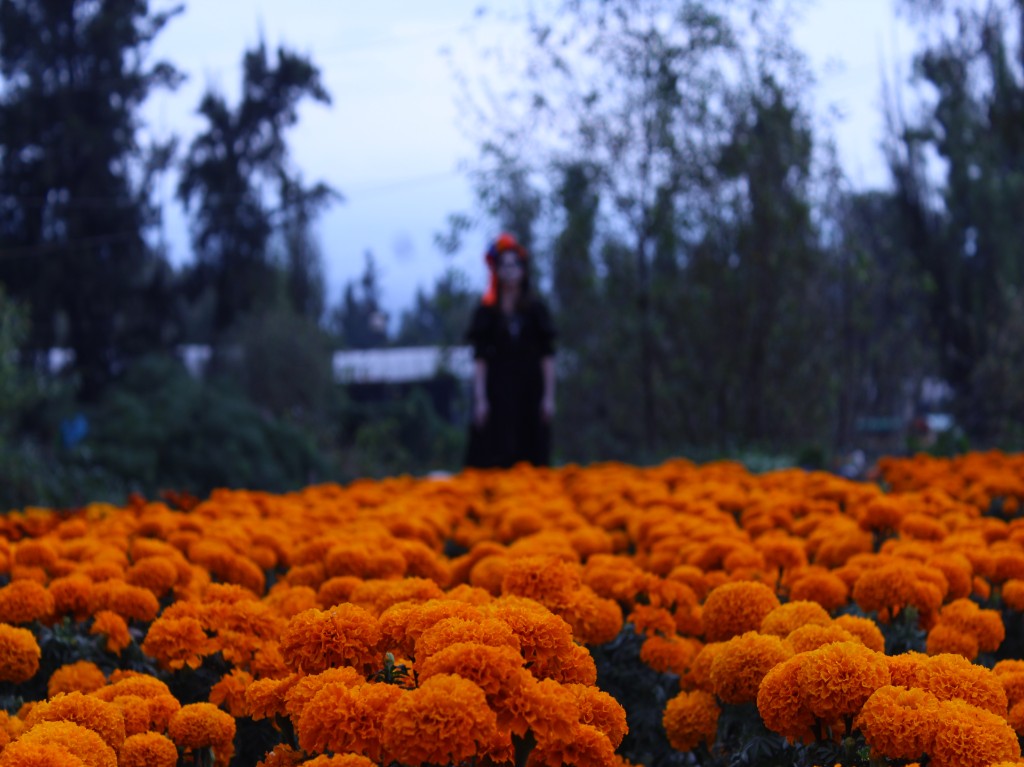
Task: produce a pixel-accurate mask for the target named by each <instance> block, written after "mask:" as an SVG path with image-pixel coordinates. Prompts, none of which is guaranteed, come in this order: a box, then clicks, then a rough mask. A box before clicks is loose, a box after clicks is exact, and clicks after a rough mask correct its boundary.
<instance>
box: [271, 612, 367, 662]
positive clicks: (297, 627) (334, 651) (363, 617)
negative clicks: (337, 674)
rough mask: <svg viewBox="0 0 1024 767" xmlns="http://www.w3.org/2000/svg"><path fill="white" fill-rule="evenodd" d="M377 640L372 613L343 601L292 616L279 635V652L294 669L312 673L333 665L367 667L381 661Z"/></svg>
mask: <svg viewBox="0 0 1024 767" xmlns="http://www.w3.org/2000/svg"><path fill="white" fill-rule="evenodd" d="M380 640H381V631H380V626H379V624H378V623H377V619H376V618H375V617H374V616H373V615H372V614H370V613H369V612H367V611H366V610H364V609H362V608H361V607H357V606H355V605H352V604H343V605H336V606H334V607H332V608H330V609H329V610H306V611H304V612H301V613H299V614H298V615H295V616H293V617H292V619H291V620H289V621H288V626H287V628H286V629H285V631H284V634H283V635H282V636H281V654H282V656H283V657H284V661H285V663H286V664H287V665H288V667H289V668H290V669H292V670H293V671H304V672H306V673H310V674H315V673H317V672H320V671H324V670H325V669H328V668H330V667H332V666H355V667H356V668H362V669H365V670H370V669H374V668H376V666H377V664H378V663H379V662H380V656H381V653H380V651H379V645H380Z"/></svg>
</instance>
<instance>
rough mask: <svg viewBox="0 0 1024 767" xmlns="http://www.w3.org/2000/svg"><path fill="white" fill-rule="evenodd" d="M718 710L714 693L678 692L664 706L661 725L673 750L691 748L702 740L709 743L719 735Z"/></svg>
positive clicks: (689, 749) (719, 711) (706, 743)
mask: <svg viewBox="0 0 1024 767" xmlns="http://www.w3.org/2000/svg"><path fill="white" fill-rule="evenodd" d="M720 713H721V709H720V708H719V707H718V702H717V701H716V700H715V696H714V695H712V694H711V693H709V692H705V691H703V690H693V691H691V692H681V693H679V694H678V695H677V696H676V697H674V698H672V700H670V701H669V702H668V703H667V704H666V705H665V713H664V715H663V716H662V720H661V721H662V725H663V726H664V727H665V734H666V735H667V736H668V742H669V743H670V744H672V748H674V749H676V751H692V750H693V749H695V748H696V747H697V746H699V745H700V744H701V743H704V744H705V745H707V746H711V744H713V743H714V742H715V740H716V739H717V738H718V716H719V714H720Z"/></svg>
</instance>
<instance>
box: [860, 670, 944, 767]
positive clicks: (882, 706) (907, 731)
mask: <svg viewBox="0 0 1024 767" xmlns="http://www.w3.org/2000/svg"><path fill="white" fill-rule="evenodd" d="M938 715H939V699H938V698H936V697H935V696H934V695H932V694H931V693H930V692H928V691H927V690H919V689H909V690H908V689H907V688H906V687H894V686H893V685H886V686H884V687H879V688H878V689H877V690H875V692H874V693H873V694H872V695H871V697H870V698H868V699H867V701H866V702H865V703H864V706H863V707H862V708H861V710H860V713H859V714H857V718H856V720H855V721H854V726H855V727H857V729H859V730H860V731H861V732H862V733H863V734H864V739H865V740H866V741H867V743H868V745H869V746H871V750H872V751H873V752H874V753H875V754H881V755H882V756H884V757H886V758H888V759H920V758H921V757H922V756H924V755H925V754H928V753H931V750H932V743H933V742H934V740H935V731H936V728H937V727H938Z"/></svg>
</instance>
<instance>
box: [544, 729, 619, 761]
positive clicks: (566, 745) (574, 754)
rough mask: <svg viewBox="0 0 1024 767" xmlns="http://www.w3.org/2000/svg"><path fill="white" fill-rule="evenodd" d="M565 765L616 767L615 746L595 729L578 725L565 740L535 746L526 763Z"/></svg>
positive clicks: (549, 741)
mask: <svg viewBox="0 0 1024 767" xmlns="http://www.w3.org/2000/svg"><path fill="white" fill-rule="evenodd" d="M564 764H585V765H588V767H591V766H592V767H616V766H617V764H618V763H617V761H616V756H615V746H613V745H612V743H611V741H610V740H609V738H608V736H607V735H605V734H604V733H603V732H601V730H599V729H598V728H597V727H591V726H590V725H587V724H580V723H577V724H576V725H575V726H574V727H573V729H572V734H571V735H570V736H569V737H568V738H566V739H565V740H548V741H545V742H544V743H543V744H540V743H538V744H537V747H536V748H535V749H534V750H533V751H532V752H531V753H530V758H529V760H528V761H527V765H528V766H529V767H540V766H541V765H545V766H546V767H562V765H564Z"/></svg>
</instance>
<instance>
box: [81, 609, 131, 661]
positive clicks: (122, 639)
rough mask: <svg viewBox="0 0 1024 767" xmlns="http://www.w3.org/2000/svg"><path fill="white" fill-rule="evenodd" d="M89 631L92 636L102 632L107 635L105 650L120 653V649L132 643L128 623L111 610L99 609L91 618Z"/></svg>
mask: <svg viewBox="0 0 1024 767" xmlns="http://www.w3.org/2000/svg"><path fill="white" fill-rule="evenodd" d="M89 633H90V634H92V635H93V636H97V635H100V634H103V635H105V636H106V637H107V644H106V647H107V651H108V652H112V653H114V654H115V655H120V654H121V650H123V649H124V648H125V647H127V646H128V645H130V644H131V643H132V635H131V633H130V632H129V631H128V624H127V623H126V622H125V620H124V618H122V617H121V616H120V615H118V614H117V613H115V612H113V611H111V610H100V611H99V612H98V613H96V615H95V616H94V618H93V622H92V626H91V627H90V628H89Z"/></svg>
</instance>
